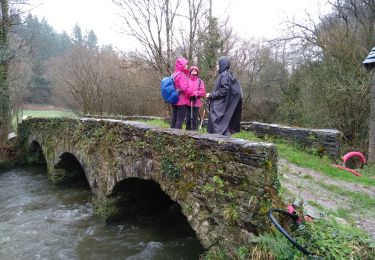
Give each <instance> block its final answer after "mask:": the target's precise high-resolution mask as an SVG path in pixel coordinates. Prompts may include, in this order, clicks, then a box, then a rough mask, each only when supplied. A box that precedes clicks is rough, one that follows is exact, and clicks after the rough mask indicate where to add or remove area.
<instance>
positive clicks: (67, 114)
mask: <svg viewBox="0 0 375 260" xmlns="http://www.w3.org/2000/svg"><path fill="white" fill-rule="evenodd" d="M22 114H23V116H31V117H75V114H74V113H73V112H71V111H54V110H47V111H43V110H23V112H22Z"/></svg>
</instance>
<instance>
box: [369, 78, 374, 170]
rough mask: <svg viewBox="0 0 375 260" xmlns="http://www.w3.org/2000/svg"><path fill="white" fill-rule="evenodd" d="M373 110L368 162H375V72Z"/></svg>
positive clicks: (372, 86) (370, 120) (372, 89)
mask: <svg viewBox="0 0 375 260" xmlns="http://www.w3.org/2000/svg"><path fill="white" fill-rule="evenodd" d="M370 106H371V112H370V119H369V135H368V136H369V137H368V139H369V140H368V142H369V147H368V163H371V164H374V163H375V73H374V80H373V82H372V84H371V103H370Z"/></svg>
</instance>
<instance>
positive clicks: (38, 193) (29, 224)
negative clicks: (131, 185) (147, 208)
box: [0, 167, 202, 260]
mask: <svg viewBox="0 0 375 260" xmlns="http://www.w3.org/2000/svg"><path fill="white" fill-rule="evenodd" d="M91 196H92V193H91V191H90V189H89V187H87V186H79V185H75V186H73V187H72V186H54V185H52V184H51V183H50V182H49V181H48V179H47V174H46V173H45V171H44V170H42V169H41V168H36V167H34V168H17V169H12V170H8V171H5V172H2V173H0V259H12V260H13V259H127V260H131V259H163V260H164V259H173V260H175V259H198V258H199V255H200V254H201V253H202V248H201V246H200V243H199V241H198V239H197V238H196V237H195V235H194V234H191V233H186V232H184V231H183V230H186V227H181V228H176V227H174V228H171V227H169V226H161V225H152V224H147V223H140V222H137V221H130V220H122V221H120V222H116V223H111V224H106V223H103V222H101V221H100V220H98V219H96V218H95V217H94V216H93V209H92V204H91Z"/></svg>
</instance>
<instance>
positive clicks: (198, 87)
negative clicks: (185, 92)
mask: <svg viewBox="0 0 375 260" xmlns="http://www.w3.org/2000/svg"><path fill="white" fill-rule="evenodd" d="M193 70H196V71H197V72H198V74H197V75H191V72H192V71H193ZM198 75H199V69H198V67H195V66H192V67H191V68H190V79H189V88H190V89H191V90H192V91H193V92H194V96H197V102H195V104H194V105H193V106H194V107H201V106H202V101H201V98H202V97H204V96H206V87H205V85H204V82H203V80H202V79H200V78H199V76H198ZM189 106H190V101H189Z"/></svg>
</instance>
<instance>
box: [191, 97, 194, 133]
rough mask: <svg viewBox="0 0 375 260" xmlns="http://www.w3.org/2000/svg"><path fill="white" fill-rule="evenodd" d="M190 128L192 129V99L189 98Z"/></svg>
mask: <svg viewBox="0 0 375 260" xmlns="http://www.w3.org/2000/svg"><path fill="white" fill-rule="evenodd" d="M190 130H194V129H193V100H190Z"/></svg>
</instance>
